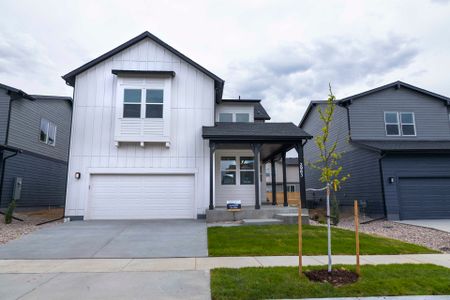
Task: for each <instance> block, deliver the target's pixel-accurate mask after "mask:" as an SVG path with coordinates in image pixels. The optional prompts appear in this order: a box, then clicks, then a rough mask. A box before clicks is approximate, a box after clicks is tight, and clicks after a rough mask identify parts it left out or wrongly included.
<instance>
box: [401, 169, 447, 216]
mask: <svg viewBox="0 0 450 300" xmlns="http://www.w3.org/2000/svg"><path fill="white" fill-rule="evenodd" d="M399 187H400V191H399V192H400V195H399V200H400V201H399V202H400V203H399V204H400V219H402V220H407V219H439V218H449V217H450V178H449V177H401V178H399Z"/></svg>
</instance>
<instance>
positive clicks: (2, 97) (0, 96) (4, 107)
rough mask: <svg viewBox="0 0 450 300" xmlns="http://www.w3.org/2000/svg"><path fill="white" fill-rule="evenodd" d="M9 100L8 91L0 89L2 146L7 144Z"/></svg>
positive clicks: (0, 135) (0, 140)
mask: <svg viewBox="0 0 450 300" xmlns="http://www.w3.org/2000/svg"><path fill="white" fill-rule="evenodd" d="M9 99H10V97H9V95H8V94H7V92H6V90H4V89H2V88H0V144H5V138H6V126H7V124H8V110H9Z"/></svg>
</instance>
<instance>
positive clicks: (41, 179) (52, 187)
mask: <svg viewBox="0 0 450 300" xmlns="http://www.w3.org/2000/svg"><path fill="white" fill-rule="evenodd" d="M66 174H67V164H66V163H65V162H62V161H55V160H49V159H47V158H45V157H39V156H36V155H30V154H25V153H22V154H19V155H17V156H15V157H12V158H10V159H8V160H7V162H6V164H5V179H4V186H3V195H2V202H1V207H5V206H7V205H8V204H9V202H10V201H11V199H12V191H13V183H14V178H15V177H22V179H23V186H22V194H21V199H20V200H18V201H17V206H20V207H36V206H43V207H46V206H63V205H64V200H65V199H64V198H65V188H66V184H65V183H66Z"/></svg>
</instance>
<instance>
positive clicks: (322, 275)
mask: <svg viewBox="0 0 450 300" xmlns="http://www.w3.org/2000/svg"><path fill="white" fill-rule="evenodd" d="M305 275H306V277H308V279H309V280H311V281H318V282H328V283H331V284H332V285H334V286H341V285H344V284H350V283H354V282H356V281H358V277H359V276H358V274H356V273H355V272H352V271H348V270H342V269H341V270H332V271H331V273H328V270H313V271H308V272H305Z"/></svg>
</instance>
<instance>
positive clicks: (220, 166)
mask: <svg viewBox="0 0 450 300" xmlns="http://www.w3.org/2000/svg"><path fill="white" fill-rule="evenodd" d="M223 158H234V164H235V166H236V169H234V170H228V171H227V170H222V159H223ZM219 169H220V170H219V171H220V177H219V179H220V185H221V186H236V185H240V184H239V181H238V172H239V171H238V170H239V169H240V168H239V166H238V160H237V159H236V156H233V155H223V156H221V157H220V160H219ZM222 172H234V183H229V184H223V183H222ZM239 180H240V178H239Z"/></svg>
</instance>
